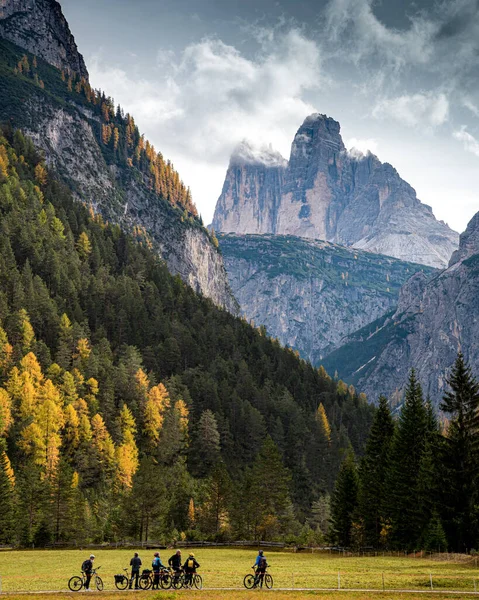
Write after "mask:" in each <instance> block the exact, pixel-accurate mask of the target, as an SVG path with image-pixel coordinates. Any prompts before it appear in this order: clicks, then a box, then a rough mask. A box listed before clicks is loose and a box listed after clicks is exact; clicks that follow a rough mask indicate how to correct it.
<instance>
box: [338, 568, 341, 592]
mask: <svg viewBox="0 0 479 600" xmlns="http://www.w3.org/2000/svg"><path fill="white" fill-rule="evenodd" d="M340 589H341V573H340V572H339V571H338V590H340Z"/></svg>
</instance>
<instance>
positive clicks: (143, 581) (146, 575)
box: [138, 568, 173, 590]
mask: <svg viewBox="0 0 479 600" xmlns="http://www.w3.org/2000/svg"><path fill="white" fill-rule="evenodd" d="M172 579H173V578H172V574H171V572H170V570H169V569H168V568H165V569H161V570H160V573H159V584H160V586H161V588H162V589H163V590H169V589H170V587H171V585H172ZM154 583H155V572H154V571H150V570H149V569H145V570H144V571H143V573H142V574H141V576H140V580H139V582H138V584H139V586H140V588H141V589H142V590H149V589H150V588H151V587H153V584H154Z"/></svg>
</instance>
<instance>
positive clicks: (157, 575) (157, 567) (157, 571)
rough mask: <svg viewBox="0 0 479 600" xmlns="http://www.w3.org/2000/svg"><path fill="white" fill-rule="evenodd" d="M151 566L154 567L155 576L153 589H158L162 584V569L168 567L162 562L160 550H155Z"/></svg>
mask: <svg viewBox="0 0 479 600" xmlns="http://www.w3.org/2000/svg"><path fill="white" fill-rule="evenodd" d="M151 566H152V568H153V576H154V577H153V588H152V589H154V590H157V589H159V586H160V570H161V569H166V567H165V565H164V564H163V563H162V562H161V558H160V553H159V552H155V554H154V558H153V562H152V563H151Z"/></svg>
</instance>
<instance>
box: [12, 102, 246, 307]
mask: <svg viewBox="0 0 479 600" xmlns="http://www.w3.org/2000/svg"><path fill="white" fill-rule="evenodd" d="M27 114H28V125H25V126H24V127H22V129H23V130H24V131H25V133H26V134H27V135H29V136H31V137H32V139H33V140H34V142H35V144H36V145H37V146H39V147H40V148H42V149H43V150H44V151H45V155H46V158H47V162H48V163H49V164H50V165H51V166H52V167H53V168H54V169H55V170H56V172H57V173H58V174H59V175H60V176H61V178H62V179H63V180H64V181H65V182H67V183H68V185H69V187H70V188H71V189H72V190H73V192H74V194H75V195H76V196H77V198H78V199H79V200H81V201H83V202H85V203H87V204H88V205H91V206H92V207H93V209H94V210H95V211H97V212H100V213H101V214H102V215H103V217H104V219H105V220H107V221H110V222H114V223H119V224H121V225H122V226H123V227H125V228H126V229H128V230H133V228H134V227H135V226H136V227H140V229H141V230H142V231H144V232H145V233H146V235H147V237H148V238H149V239H150V240H151V242H152V243H153V245H154V246H155V247H156V248H157V249H158V251H159V253H160V255H161V257H162V258H163V259H164V260H165V261H166V264H167V266H168V269H169V270H170V272H172V273H173V274H179V275H180V276H181V278H182V279H183V281H185V282H186V283H188V284H189V285H190V286H191V287H192V288H193V289H194V290H195V291H196V292H198V293H201V294H203V295H204V296H206V297H208V298H211V299H212V300H213V302H215V304H217V305H219V306H223V307H225V308H226V309H228V310H229V311H230V312H233V313H236V312H237V311H238V306H237V302H236V300H235V299H234V297H233V295H232V293H231V290H230V288H229V284H228V279H227V275H226V271H225V268H224V264H223V260H222V257H221V255H220V253H219V252H218V251H217V249H216V248H215V247H214V246H213V245H212V243H211V240H210V239H209V237H208V234H207V232H206V231H205V230H204V229H203V228H202V227H200V226H199V225H196V226H192V225H190V224H188V223H183V222H181V220H180V215H178V213H177V212H176V211H174V209H173V208H172V207H171V206H170V205H169V204H168V203H167V202H166V201H162V200H160V199H159V198H158V197H157V196H156V195H155V194H153V193H152V192H150V191H149V190H148V188H147V187H146V186H145V185H143V184H142V183H141V182H138V181H137V180H135V179H134V178H133V177H128V178H125V172H121V171H120V170H119V169H118V168H116V167H115V166H108V165H107V164H106V162H105V160H104V158H103V155H102V152H101V150H100V148H99V146H98V142H97V140H96V137H95V135H94V133H93V130H92V125H93V124H94V121H95V119H94V117H93V115H92V114H91V113H90V112H89V111H87V110H85V109H83V108H80V107H74V106H70V107H69V109H68V110H66V109H65V108H63V107H60V106H56V105H55V104H54V103H52V102H47V101H46V100H45V98H42V97H41V96H39V95H36V96H34V97H32V98H30V100H29V101H28V103H27Z"/></svg>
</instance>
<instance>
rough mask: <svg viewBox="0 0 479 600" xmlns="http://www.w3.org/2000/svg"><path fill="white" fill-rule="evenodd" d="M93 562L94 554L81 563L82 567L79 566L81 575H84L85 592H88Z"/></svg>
mask: <svg viewBox="0 0 479 600" xmlns="http://www.w3.org/2000/svg"><path fill="white" fill-rule="evenodd" d="M94 560H95V555H94V554H90V558H87V559H86V560H84V561H83V563H82V566H81V570H82V571H83V573H85V577H86V579H85V590H86V591H88V592H89V591H90V581H91V575H92V571H93V561H94Z"/></svg>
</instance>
